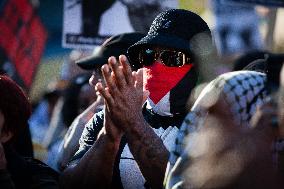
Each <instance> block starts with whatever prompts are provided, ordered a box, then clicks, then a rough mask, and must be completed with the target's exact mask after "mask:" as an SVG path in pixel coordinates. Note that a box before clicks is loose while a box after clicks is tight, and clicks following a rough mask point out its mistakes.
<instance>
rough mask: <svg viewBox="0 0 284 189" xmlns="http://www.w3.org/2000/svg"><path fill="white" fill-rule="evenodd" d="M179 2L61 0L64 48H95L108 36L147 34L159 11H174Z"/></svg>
mask: <svg viewBox="0 0 284 189" xmlns="http://www.w3.org/2000/svg"><path fill="white" fill-rule="evenodd" d="M177 7H178V0H139V1H135V0H83V1H78V0H64V15H63V20H64V23H63V37H62V45H63V47H65V48H83V49H85V48H91V49H92V48H94V47H95V46H98V45H101V44H102V43H103V42H104V41H105V39H107V38H108V37H110V36H113V35H116V34H120V33H125V32H133V31H139V32H144V33H146V32H147V31H148V30H149V27H150V25H151V23H152V21H153V20H154V18H155V17H156V16H157V15H158V14H159V13H160V12H162V11H165V10H167V9H170V8H177Z"/></svg>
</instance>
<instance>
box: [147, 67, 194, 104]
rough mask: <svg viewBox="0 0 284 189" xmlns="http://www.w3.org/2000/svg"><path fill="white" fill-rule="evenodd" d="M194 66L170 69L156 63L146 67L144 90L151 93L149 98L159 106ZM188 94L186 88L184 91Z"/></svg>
mask: <svg viewBox="0 0 284 189" xmlns="http://www.w3.org/2000/svg"><path fill="white" fill-rule="evenodd" d="M192 67H193V64H186V65H184V66H182V67H168V66H165V65H163V64H161V63H160V62H159V61H155V62H154V63H153V64H152V65H150V66H144V90H148V91H149V92H150V96H149V98H150V99H151V100H152V101H153V102H154V104H158V103H159V101H160V100H161V99H162V98H163V97H164V96H165V95H166V94H168V93H169V92H170V91H171V90H172V89H173V88H174V87H176V85H177V84H178V83H179V82H180V81H181V80H182V79H183V78H184V77H185V75H186V74H187V73H188V72H189V71H190V70H191V69H192ZM184 90H185V92H184V93H187V92H186V90H187V89H186V88H185V89H184ZM168 99H169V98H168Z"/></svg>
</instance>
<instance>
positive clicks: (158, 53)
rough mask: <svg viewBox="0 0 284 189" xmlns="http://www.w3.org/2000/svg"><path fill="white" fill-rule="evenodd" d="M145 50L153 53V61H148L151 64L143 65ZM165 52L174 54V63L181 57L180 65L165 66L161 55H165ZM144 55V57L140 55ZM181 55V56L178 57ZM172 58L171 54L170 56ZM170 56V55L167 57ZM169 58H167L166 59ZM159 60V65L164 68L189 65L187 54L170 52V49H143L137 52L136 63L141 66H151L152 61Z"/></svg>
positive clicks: (175, 51) (176, 51)
mask: <svg viewBox="0 0 284 189" xmlns="http://www.w3.org/2000/svg"><path fill="white" fill-rule="evenodd" d="M147 50H150V51H152V52H151V53H153V55H154V56H153V60H152V61H149V62H151V63H147V64H145V57H144V58H143V57H142V56H145V54H147V53H145V52H146V51H147ZM166 52H170V53H175V54H174V56H175V59H176V61H175V63H176V62H177V59H178V58H180V56H182V65H177V64H167V63H166V61H165V60H163V59H164V58H162V56H163V53H166ZM142 53H144V55H143V54H142ZM180 54H181V55H180ZM171 55H172V56H173V54H171ZM149 56H150V53H149ZM169 56H170V55H169ZM168 58H169V57H168ZM158 59H160V61H161V63H162V64H164V65H165V66H168V67H182V66H184V65H185V64H190V63H191V62H190V60H191V59H190V56H189V55H188V54H187V53H184V52H181V51H178V50H170V49H156V48H154V49H153V48H150V47H148V48H143V49H141V50H140V51H139V53H138V61H139V63H140V64H141V65H146V66H147V65H151V64H153V62H154V61H156V60H158Z"/></svg>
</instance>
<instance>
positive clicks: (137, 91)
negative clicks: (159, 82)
mask: <svg viewBox="0 0 284 189" xmlns="http://www.w3.org/2000/svg"><path fill="white" fill-rule="evenodd" d="M102 73H103V77H104V80H105V83H106V87H104V86H103V85H102V83H100V82H99V83H97V85H96V89H97V91H98V92H99V93H100V94H101V95H102V96H103V98H104V99H105V101H106V105H107V109H108V111H109V114H110V117H111V119H112V121H113V122H114V123H115V125H119V126H120V127H122V129H127V125H129V124H131V123H133V122H134V121H136V120H137V119H142V118H143V116H142V109H141V104H142V103H143V94H145V93H143V70H138V71H137V72H132V71H131V68H130V65H129V64H128V63H127V58H126V57H125V56H124V55H121V56H120V57H119V62H118V61H116V59H115V57H110V58H109V60H108V65H104V66H103V67H102ZM146 93H147V92H146ZM144 96H145V95H144ZM146 96H147V95H146Z"/></svg>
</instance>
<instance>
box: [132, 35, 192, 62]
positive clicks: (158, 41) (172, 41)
mask: <svg viewBox="0 0 284 189" xmlns="http://www.w3.org/2000/svg"><path fill="white" fill-rule="evenodd" d="M144 46H146V47H147V46H161V47H166V48H174V49H177V50H181V51H182V52H185V53H190V44H189V42H188V41H187V40H184V39H182V38H179V37H176V36H173V35H168V34H161V33H159V34H157V35H147V36H146V37H143V38H142V39H141V40H140V41H138V42H137V43H135V44H134V45H132V46H131V47H129V48H128V51H127V54H128V58H129V59H130V60H131V61H134V62H137V59H138V53H139V51H138V49H140V48H141V47H144Z"/></svg>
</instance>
